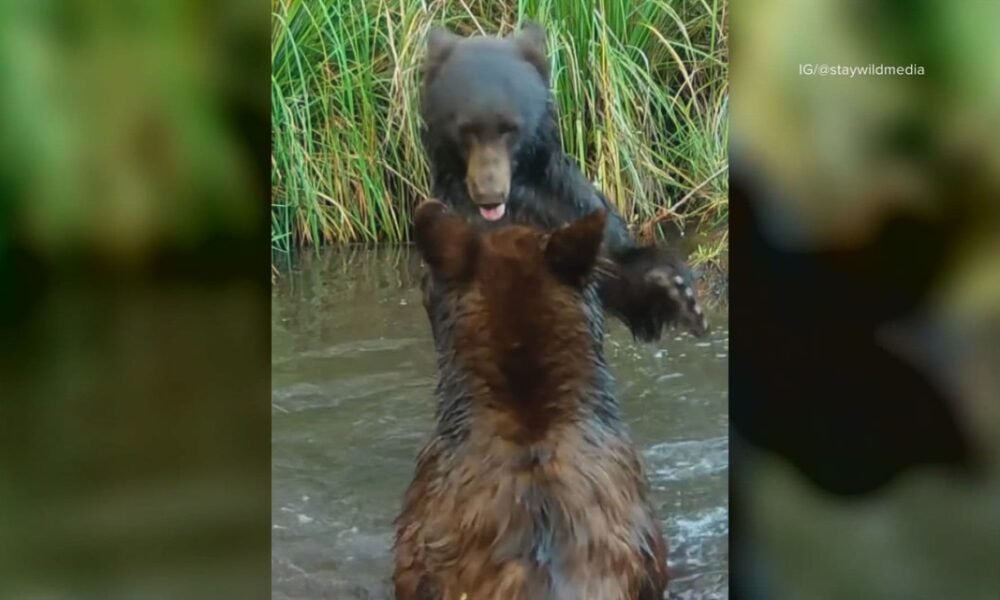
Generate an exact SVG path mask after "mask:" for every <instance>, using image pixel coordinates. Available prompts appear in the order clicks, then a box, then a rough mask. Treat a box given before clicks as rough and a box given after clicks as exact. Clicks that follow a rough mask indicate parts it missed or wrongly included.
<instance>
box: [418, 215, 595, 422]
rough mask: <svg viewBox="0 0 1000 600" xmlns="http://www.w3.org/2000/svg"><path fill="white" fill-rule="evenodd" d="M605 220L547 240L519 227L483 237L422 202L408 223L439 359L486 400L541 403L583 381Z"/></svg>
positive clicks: (589, 220) (585, 222)
mask: <svg viewBox="0 0 1000 600" xmlns="http://www.w3.org/2000/svg"><path fill="white" fill-rule="evenodd" d="M605 219H606V215H605V212H604V211H603V210H598V211H595V212H593V213H591V214H590V215H588V216H586V217H584V218H582V219H580V220H577V221H575V222H573V223H570V224H568V225H565V226H563V227H561V228H559V229H557V230H555V231H553V232H551V233H546V232H544V231H542V230H540V229H536V228H533V227H526V226H520V225H510V226H504V227H498V228H494V229H491V230H488V231H484V230H482V229H480V228H477V227H475V226H474V225H471V224H469V223H468V222H467V221H466V220H465V219H463V218H462V217H461V216H459V215H458V214H456V213H454V212H452V211H451V210H450V209H448V208H446V207H445V205H443V204H441V203H439V202H435V201H429V202H425V203H424V204H422V205H421V206H420V207H419V208H418V209H417V213H416V217H415V234H416V242H417V246H418V247H419V249H420V253H421V255H422V256H423V258H424V261H425V262H426V263H427V265H428V267H429V268H430V272H431V278H432V279H433V283H432V285H433V286H435V289H436V297H437V303H436V306H435V311H434V312H435V316H434V317H432V319H434V318H438V319H448V320H450V322H449V323H448V324H447V329H448V330H449V333H448V335H447V336H446V337H447V340H446V341H444V342H442V343H441V345H439V347H438V350H439V351H440V352H442V354H443V355H446V356H452V357H456V358H457V359H458V360H459V361H462V365H461V366H462V368H463V370H464V371H465V372H466V373H468V374H469V375H471V376H472V377H473V378H474V379H476V380H477V381H479V382H481V383H482V384H484V385H485V386H486V387H487V388H489V389H490V390H491V393H497V394H502V395H503V394H506V395H507V396H508V397H509V398H510V400H511V401H512V402H515V403H525V402H527V403H529V404H542V403H544V402H545V398H546V397H548V396H553V397H554V396H556V395H558V394H559V392H558V391H557V390H558V389H568V388H575V389H579V388H576V387H575V386H582V385H585V383H586V382H587V381H588V380H589V379H588V378H589V376H590V374H591V373H592V371H593V368H594V367H595V366H596V365H597V361H598V360H600V357H599V356H597V355H596V354H595V352H598V350H596V349H597V348H599V345H600V340H595V337H596V336H597V334H596V333H595V332H599V331H600V325H598V327H597V328H596V329H595V320H596V322H597V323H600V321H599V319H600V311H599V310H594V309H593V304H594V302H593V300H594V299H595V296H594V295H593V294H594V286H593V285H592V280H593V277H592V275H593V273H594V270H595V268H597V263H598V260H599V259H598V253H599V251H600V247H601V241H602V239H603V235H604V224H605Z"/></svg>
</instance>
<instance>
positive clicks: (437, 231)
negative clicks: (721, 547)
mask: <svg viewBox="0 0 1000 600" xmlns="http://www.w3.org/2000/svg"><path fill="white" fill-rule="evenodd" d="M605 226H606V215H605V212H604V211H603V210H597V211H595V212H594V213H592V214H591V215H589V216H586V217H584V218H582V219H580V220H578V221H575V222H573V223H571V224H568V225H565V226H562V227H560V228H557V229H556V230H554V231H552V232H550V233H547V232H544V231H542V230H540V229H539V228H536V227H527V226H519V225H511V226H505V227H499V228H490V229H489V230H486V231H484V230H482V229H481V228H478V227H476V226H474V225H472V224H470V223H469V222H468V221H467V219H465V218H464V217H461V216H459V215H458V214H456V213H454V212H452V211H450V210H449V209H447V208H446V207H445V206H444V205H443V204H441V203H438V202H427V203H425V204H423V205H422V206H421V207H420V208H419V209H418V210H417V213H416V224H415V233H416V240H417V245H418V247H419V249H420V252H421V254H422V256H423V258H424V260H425V262H426V263H427V265H428V266H429V272H430V277H431V279H432V280H433V281H432V285H433V286H434V287H435V289H436V290H437V295H436V303H435V312H434V316H435V317H436V322H437V324H438V329H437V355H438V369H439V381H438V386H437V392H436V393H437V396H438V401H439V402H438V413H437V427H436V430H435V432H434V434H433V435H432V437H431V440H430V441H429V442H428V443H427V445H426V446H425V447H424V448H423V450H422V451H421V452H420V455H419V457H418V459H417V469H416V474H415V475H414V478H413V481H412V483H411V484H410V487H409V489H408V490H407V493H406V497H405V500H404V504H403V509H402V511H401V514H400V516H399V517H398V519H397V520H396V541H395V546H394V553H395V569H394V574H393V581H394V585H395V597H396V598H397V600H418V599H419V600H461V599H462V598H467V599H468V600H500V599H503V600H541V599H563V600H569V599H574V600H575V599H579V598H587V599H591V600H660V599H661V598H663V592H664V589H665V588H666V585H667V579H668V574H667V563H666V552H667V547H666V542H665V540H664V538H663V534H662V531H661V528H660V524H659V522H658V521H657V519H656V516H655V514H654V512H653V510H652V508H651V506H650V503H649V500H648V495H647V487H648V483H647V480H646V476H645V474H644V471H643V467H642V463H641V462H640V459H639V456H638V454H637V452H636V450H635V447H634V446H633V444H632V442H631V439H630V437H629V434H628V430H627V428H626V427H625V425H624V424H623V422H622V419H621V416H620V415H619V408H618V403H617V401H616V399H615V396H614V393H613V391H612V387H613V382H612V378H611V374H610V372H609V370H608V366H607V363H606V361H605V358H604V353H603V343H602V342H603V335H604V334H603V327H604V311H603V310H601V308H600V300H599V298H598V295H597V294H598V292H597V284H596V280H595V279H596V278H595V275H596V273H595V269H596V266H597V263H598V260H599V256H598V254H599V252H600V247H601V245H602V242H603V238H604V229H605Z"/></svg>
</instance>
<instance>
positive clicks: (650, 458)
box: [271, 247, 729, 600]
mask: <svg viewBox="0 0 1000 600" xmlns="http://www.w3.org/2000/svg"><path fill="white" fill-rule="evenodd" d="M419 275H420V267H419V259H418V257H417V256H416V254H415V253H414V252H413V251H412V250H410V249H409V248H406V247H383V248H376V249H361V248H346V249H344V248H338V249H333V250H329V251H325V252H323V253H320V254H313V253H305V254H303V256H301V257H299V258H297V259H296V260H295V262H293V263H292V264H291V265H289V268H288V270H287V272H285V273H282V275H281V276H280V277H279V278H278V279H277V281H276V282H275V285H274V292H273V297H272V311H271V314H272V317H271V318H272V324H271V330H272V359H271V361H272V490H273V491H272V494H273V497H272V541H273V546H272V558H271V566H272V575H271V577H272V597H273V598H275V599H281V600H284V599H293V598H294V599H306V598H310V599H311V598H334V599H339V598H343V599H345V600H350V599H361V598H379V599H382V598H391V593H390V588H389V585H388V583H389V577H390V574H391V544H392V532H393V530H392V520H393V518H394V517H395V515H396V513H397V511H398V510H399V507H400V502H401V499H402V494H403V492H404V490H405V489H406V486H407V484H408V483H409V481H410V478H411V476H412V473H413V466H414V458H415V456H416V453H417V451H418V449H419V448H420V446H421V445H422V443H423V442H424V440H425V439H426V437H427V435H428V434H429V432H430V431H431V428H432V425H433V423H432V418H433V412H434V399H433V395H432V392H433V386H434V380H435V372H434V354H433V350H432V346H431V339H430V330H429V325H428V322H427V320H426V316H425V314H424V311H423V307H422V306H421V303H420V290H419ZM709 316H710V317H711V318H712V322H713V329H712V331H711V333H710V335H709V336H708V337H707V338H706V339H703V340H698V339H695V338H692V337H690V336H687V335H686V334H683V335H682V334H671V335H670V336H668V337H667V338H665V339H664V340H663V341H662V342H660V343H658V344H637V343H634V342H633V341H632V339H631V336H630V335H629V334H628V332H627V331H626V330H625V328H624V327H623V326H622V325H620V324H619V323H618V322H616V321H615V322H610V321H609V325H610V326H609V336H608V340H607V345H606V351H607V354H608V359H609V361H610V364H611V368H612V371H613V373H614V375H615V377H616V380H617V391H618V397H619V399H620V401H621V403H622V407H623V412H624V414H625V418H626V419H627V421H628V423H629V425H630V427H631V428H632V432H633V437H634V439H635V442H636V443H637V444H638V445H639V446H640V448H641V450H642V453H643V456H644V458H645V461H646V466H647V470H648V473H649V476H650V479H651V482H652V486H653V493H654V504H655V507H656V509H657V511H658V512H659V514H660V516H661V518H662V521H663V524H664V530H665V532H666V535H667V537H668V540H669V544H670V565H671V571H672V575H673V580H672V582H671V585H670V597H671V598H677V599H694V598H705V599H713V598H720V599H721V598H726V597H727V594H728V588H729V583H728V575H727V570H728V563H729V561H728V543H727V535H728V530H729V527H728V481H727V480H728V474H727V471H728V466H729V458H728V456H729V441H728V428H729V421H728V408H727V407H728V374H727V371H728V366H727V361H728V353H729V336H728V331H727V329H726V323H725V317H724V314H713V311H711V310H710V311H709Z"/></svg>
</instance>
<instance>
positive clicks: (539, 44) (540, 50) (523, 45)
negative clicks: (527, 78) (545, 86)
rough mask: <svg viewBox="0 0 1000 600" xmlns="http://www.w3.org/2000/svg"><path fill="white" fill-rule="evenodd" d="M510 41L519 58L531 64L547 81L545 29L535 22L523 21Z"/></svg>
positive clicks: (547, 55) (547, 54)
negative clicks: (515, 46)
mask: <svg viewBox="0 0 1000 600" xmlns="http://www.w3.org/2000/svg"><path fill="white" fill-rule="evenodd" d="M510 39H512V40H513V41H514V43H515V44H516V45H517V49H518V50H519V51H520V52H521V56H523V57H524V59H525V60H526V61H528V62H529V63H531V64H532V66H534V67H535V69H537V70H538V72H539V73H540V74H541V76H542V78H543V79H545V81H546V82H548V80H549V53H548V49H547V48H546V45H545V28H543V27H542V26H541V25H539V24H538V23H536V22H535V21H525V22H524V23H523V24H522V25H521V29H520V30H518V31H516V32H515V33H512V34H511V35H510Z"/></svg>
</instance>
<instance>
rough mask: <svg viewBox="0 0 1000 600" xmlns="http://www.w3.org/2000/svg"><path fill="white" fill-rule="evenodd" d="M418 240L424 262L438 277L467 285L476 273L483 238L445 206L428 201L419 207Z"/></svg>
mask: <svg viewBox="0 0 1000 600" xmlns="http://www.w3.org/2000/svg"><path fill="white" fill-rule="evenodd" d="M413 229H414V236H415V238H416V242H417V248H419V249H420V254H421V256H423V258H424V261H426V262H427V264H428V265H429V266H430V268H431V271H433V272H434V274H435V275H438V276H440V277H442V278H443V279H445V280H448V281H467V280H468V279H470V278H471V277H472V275H473V274H474V272H475V265H476V260H477V258H478V254H479V234H478V233H477V232H476V229H475V228H474V227H473V226H472V225H469V224H468V223H466V222H465V219H463V218H462V217H460V216H459V215H457V214H455V213H453V212H452V211H450V210H449V209H448V207H446V206H445V205H444V204H442V203H440V202H437V201H434V200H428V201H427V202H424V203H423V204H421V205H420V206H419V207H417V212H416V215H415V216H414V227H413Z"/></svg>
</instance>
